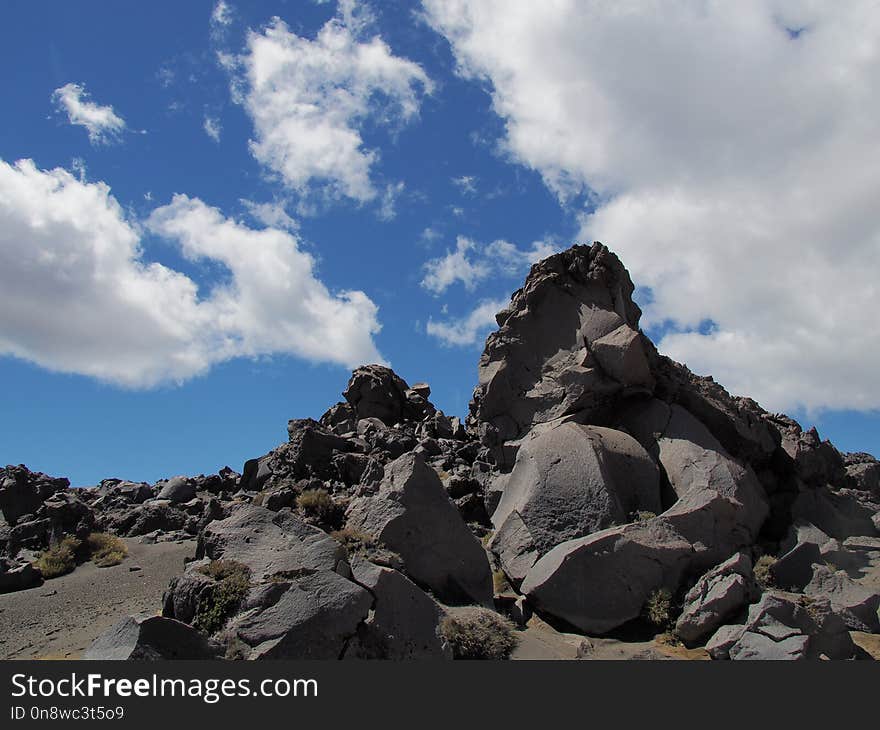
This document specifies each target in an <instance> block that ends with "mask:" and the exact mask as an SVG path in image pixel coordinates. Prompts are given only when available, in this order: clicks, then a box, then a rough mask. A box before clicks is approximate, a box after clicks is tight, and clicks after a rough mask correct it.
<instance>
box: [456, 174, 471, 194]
mask: <svg viewBox="0 0 880 730" xmlns="http://www.w3.org/2000/svg"><path fill="white" fill-rule="evenodd" d="M452 184H453V185H455V187H457V188H458V189H459V190H460V191H461V192H462V194H463V195H476V194H477V178H476V177H474V176H473V175H462V176H461V177H454V178H452Z"/></svg>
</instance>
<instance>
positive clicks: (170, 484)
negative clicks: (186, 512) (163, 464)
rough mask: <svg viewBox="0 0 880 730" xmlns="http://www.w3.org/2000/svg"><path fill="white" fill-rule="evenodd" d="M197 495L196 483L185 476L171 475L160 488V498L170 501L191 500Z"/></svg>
mask: <svg viewBox="0 0 880 730" xmlns="http://www.w3.org/2000/svg"><path fill="white" fill-rule="evenodd" d="M195 496H196V485H195V484H194V483H193V482H191V481H190V480H189V479H187V478H186V477H185V476H177V477H171V479H169V480H167V481H166V482H165V483H164V484H163V485H162V487H161V489H160V490H159V494H158V497H157V498H158V499H167V500H168V501H169V502H173V503H178V502H189V501H190V500H191V499H192V498H193V497H195Z"/></svg>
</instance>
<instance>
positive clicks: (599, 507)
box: [490, 423, 661, 583]
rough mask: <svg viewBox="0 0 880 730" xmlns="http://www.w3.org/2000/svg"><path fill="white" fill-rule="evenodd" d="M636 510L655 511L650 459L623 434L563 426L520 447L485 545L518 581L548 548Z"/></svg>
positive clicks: (655, 478) (655, 477) (655, 479)
mask: <svg viewBox="0 0 880 730" xmlns="http://www.w3.org/2000/svg"><path fill="white" fill-rule="evenodd" d="M638 511H648V512H653V513H657V512H660V511H661V509H660V478H659V473H658V470H657V466H656V464H654V462H653V461H652V460H651V457H650V456H648V454H647V453H646V452H645V450H644V449H643V448H642V447H641V446H640V445H639V444H638V442H637V441H636V440H635V439H633V438H632V437H631V436H629V435H627V434H625V433H623V432H622V431H615V430H612V429H609V428H600V427H597V426H582V425H578V424H576V423H564V424H562V425H560V426H557V427H556V428H553V429H551V430H549V431H546V432H544V433H542V434H541V435H540V436H538V437H536V438H534V439H532V440H530V441H528V442H527V443H526V444H525V445H524V446H523V447H522V448H521V449H520V450H519V453H518V455H517V459H516V464H515V466H514V468H513V471H512V472H511V474H510V478H509V479H508V480H507V483H506V486H505V489H504V492H503V495H502V497H501V501H500V503H499V504H498V507H497V509H496V510H495V512H494V514H493V515H492V522H493V524H494V525H495V527H496V530H497V532H496V534H495V536H494V537H493V539H492V541H491V543H490V548H491V549H492V551H493V552H495V553H496V554H497V555H498V558H499V560H500V562H501V565H502V567H503V569H504V571H505V573H506V574H507V576H508V577H509V578H510V579H511V580H513V581H514V582H516V583H519V582H520V581H521V580H522V579H523V578H525V575H526V573H527V572H528V571H529V569H530V568H531V567H532V565H534V563H535V561H536V560H537V559H538V558H539V557H541V556H542V555H544V554H545V553H547V552H548V551H549V550H550V549H552V548H554V547H556V546H557V545H559V544H560V543H563V542H565V541H567V540H573V539H575V538H578V537H585V536H586V535H590V534H592V533H594V532H598V531H599V530H602V529H605V528H607V527H611V526H613V525H619V524H624V523H626V522H629V521H630V520H631V516H632V515H633V513H635V512H638Z"/></svg>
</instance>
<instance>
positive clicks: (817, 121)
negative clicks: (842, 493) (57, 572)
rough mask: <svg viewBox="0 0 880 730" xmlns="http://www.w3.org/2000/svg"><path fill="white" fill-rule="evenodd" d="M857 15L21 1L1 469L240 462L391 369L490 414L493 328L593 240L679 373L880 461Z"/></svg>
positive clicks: (1, 310)
mask: <svg viewBox="0 0 880 730" xmlns="http://www.w3.org/2000/svg"><path fill="white" fill-rule="evenodd" d="M859 5H860V4H859V3H854V4H853V6H852V8H848V9H847V10H846V11H843V10H842V11H840V12H839V13H837V14H835V13H833V12H831V11H828V12H826V11H824V10H817V9H815V8H810V7H808V6H806V5H805V6H804V7H801V6H800V5H799V4H798V3H774V2H754V3H753V2H747V3H743V4H742V5H741V6H738V7H739V9H724V10H718V9H714V10H711V11H709V12H707V13H702V12H700V11H699V8H698V6H699V3H688V2H683V3H681V4H680V7H678V8H677V9H676V10H675V11H673V12H672V13H669V14H664V15H662V16H660V15H653V14H652V13H651V12H650V11H645V12H643V13H642V12H638V11H635V12H631V13H628V14H627V13H624V14H619V13H615V12H612V11H611V10H609V7H610V6H608V4H607V3H566V2H560V3H559V4H558V7H555V8H552V9H548V10H547V11H546V12H544V13H542V14H538V13H536V12H535V4H534V3H516V2H514V3H497V4H493V3H482V4H479V5H472V4H470V3H467V2H462V3H440V2H434V1H433V0H425V2H424V3H420V2H405V1H403V0H401V1H400V2H392V3H378V2H375V3H363V2H362V3H355V2H351V0H348V1H346V2H342V3H340V4H339V5H337V4H335V3H333V2H324V3H316V2H310V1H307V0H302V1H299V2H294V1H293V0H290V1H288V2H248V3H240V4H239V3H233V2H228V3H219V4H218V3H216V2H213V1H206V2H198V1H196V0H193V1H192V2H187V3H164V2H155V3H150V4H143V3H140V4H135V3H126V4H125V5H124V8H123V7H122V6H121V5H120V6H119V7H116V5H115V4H114V5H108V4H107V3H103V2H78V3H66V4H62V3H48V2H46V3H44V2H36V1H31V2H7V3H5V4H4V8H3V11H2V13H3V16H4V18H3V20H4V22H3V23H0V42H2V46H0V48H2V51H0V53H2V54H4V56H5V61H6V63H5V64H4V68H5V69H7V71H6V74H5V78H4V90H5V95H6V98H5V103H4V109H5V111H4V113H3V115H2V117H0V125H2V127H0V161H2V167H0V228H2V229H3V230H5V233H0V264H2V265H3V269H4V270H3V271H2V272H0V290H5V291H6V295H5V296H4V295H2V294H0V383H2V385H0V396H2V402H3V404H4V407H3V412H4V415H5V418H3V421H2V426H0V462H3V463H19V462H24V463H26V464H27V465H28V466H29V467H31V468H33V469H38V470H41V471H46V472H49V473H52V474H60V475H67V476H69V477H70V478H71V479H72V481H73V482H74V483H75V484H89V483H94V482H96V481H97V480H98V479H100V478H102V477H110V476H119V477H125V478H130V479H143V480H148V481H152V480H155V479H158V478H160V477H163V476H167V475H171V474H176V473H198V472H210V471H214V470H216V469H218V468H219V467H221V466H223V465H224V464H229V465H231V466H233V467H234V468H240V466H241V463H242V462H243V460H244V459H246V458H249V457H251V456H254V455H257V454H260V453H263V452H265V451H266V450H268V449H269V448H271V447H273V446H274V445H275V444H277V443H279V442H281V441H282V440H283V439H284V438H285V435H286V431H285V426H286V422H287V419H289V418H293V417H305V416H312V417H318V416H319V415H320V414H321V413H322V412H323V411H324V410H325V409H326V408H327V407H329V406H330V405H332V404H333V403H335V402H336V401H337V400H339V399H340V392H341V390H342V389H343V388H344V387H345V384H346V381H347V378H348V374H349V372H350V369H351V366H352V365H353V364H357V363H358V362H362V361H364V360H366V359H378V358H382V359H384V360H386V361H387V362H390V364H391V365H392V366H393V367H394V368H395V370H396V371H397V372H398V373H399V374H400V375H401V376H403V377H404V378H405V379H407V380H408V381H410V382H414V381H417V380H427V381H428V382H430V383H431V386H432V389H433V395H432V400H433V401H434V402H435V403H436V404H437V405H438V406H439V407H441V408H443V409H444V410H445V411H446V412H448V413H452V414H458V415H464V413H465V412H466V409H467V402H468V399H469V397H470V391H471V389H472V387H473V384H474V382H475V380H476V365H477V359H478V357H479V353H480V350H481V348H482V342H483V340H484V339H485V335H486V333H487V332H488V331H489V329H490V327H491V314H492V312H493V311H494V310H495V309H496V308H498V307H499V306H500V304H501V303H503V301H504V300H505V299H506V298H507V297H508V296H509V294H510V293H511V292H512V291H513V290H514V289H516V288H517V287H518V286H519V285H520V283H521V281H522V279H523V277H524V276H525V274H526V272H527V271H528V266H529V264H530V263H531V262H532V261H534V260H536V259H537V258H540V257H541V256H543V255H546V254H547V253H549V252H551V251H553V250H558V249H560V248H563V247H565V246H567V245H569V244H570V243H572V242H574V241H576V240H577V241H588V240H591V239H593V238H599V239H601V240H603V241H604V242H606V243H607V244H608V245H609V246H610V247H611V248H612V249H614V250H616V251H618V252H619V253H620V255H621V257H622V258H623V260H624V263H625V264H627V265H628V266H629V267H630V269H631V270H632V272H633V276H634V279H635V280H636V283H637V284H639V285H640V290H639V298H640V300H641V302H642V304H643V305H644V306H645V310H646V317H645V322H644V323H645V325H646V329H647V330H648V332H649V334H651V335H652V336H653V337H654V338H655V341H658V342H659V343H660V346H661V349H663V350H664V351H667V352H669V353H670V354H672V355H674V356H676V357H677V358H678V359H682V360H686V361H687V362H688V363H689V364H690V365H691V366H692V367H693V369H694V370H697V371H698V372H710V373H713V374H715V375H716V376H717V377H718V379H719V380H720V381H721V382H722V383H724V384H725V385H727V386H728V387H730V388H731V389H732V390H735V391H737V392H741V393H744V394H749V395H754V396H756V397H757V398H758V399H759V400H761V401H762V402H763V403H765V404H766V405H767V407H768V408H773V409H776V408H778V409H780V410H782V409H785V410H787V411H789V412H790V413H793V414H794V415H796V416H798V417H800V418H801V419H803V420H805V421H807V422H808V423H816V424H817V425H818V426H819V427H820V431H821V432H822V435H823V436H826V437H829V438H832V440H834V441H835V443H836V444H837V445H838V446H839V447H841V448H844V449H848V450H868V451H874V452H877V451H880V448H878V447H880V419H878V417H877V408H878V406H880V397H878V395H877V388H876V386H877V377H876V375H875V371H876V367H875V366H874V364H875V362H876V355H877V354H878V353H880V342H878V339H877V338H878V336H877V334H876V333H875V332H874V329H876V328H874V327H873V320H874V315H873V312H874V311H876V307H875V306H874V305H876V304H878V303H880V295H878V293H877V289H876V285H875V284H873V281H874V280H875V279H876V270H877V262H878V261H880V245H878V241H880V237H878V221H877V216H876V213H875V212H874V210H873V207H872V205H871V204H869V201H875V200H876V195H875V193H877V192H880V186H878V179H877V176H876V175H874V174H871V173H868V172H866V173H863V174H855V173H854V172H853V167H852V162H853V160H860V161H861V162H860V165H861V164H863V165H864V166H865V168H868V167H870V161H871V159H872V157H875V156H876V155H877V149H878V145H877V144H876V142H877V141H878V140H877V139H876V131H875V130H874V129H873V126H874V125H870V126H871V128H870V129H869V128H866V126H865V125H864V124H862V123H861V122H860V120H863V119H865V118H876V116H875V117H869V115H870V113H871V112H873V111H876V109H874V108H872V107H871V105H872V104H876V102H875V101H873V100H872V95H871V94H866V93H864V92H865V90H866V89H870V88H871V87H872V86H873V87H874V88H875V90H876V81H875V79H876V78H878V76H876V75H875V74H874V72H875V71H876V70H877V68H876V59H875V58H874V57H873V56H870V55H869V56H868V57H866V56H865V55H864V54H862V56H858V57H853V58H849V57H848V56H847V55H846V54H845V53H844V54H843V57H840V55H841V54H839V53H837V51H838V49H839V48H841V45H840V43H841V41H840V39H841V38H842V37H845V36H846V33H847V32H856V33H861V34H863V35H864V39H863V40H864V41H865V44H867V47H874V48H875V49H876V41H877V28H876V26H875V25H872V24H870V23H867V24H866V23H865V19H864V15H861V14H860V10H862V8H860V7H859ZM587 6H591V7H590V8H589V9H588V8H587ZM865 7H867V6H865ZM586 10H589V11H590V12H588V13H586V14H585V11H586ZM676 14H678V16H680V17H675V16H676ZM667 15H671V16H673V17H667ZM275 18H277V20H276V19H275ZM786 27H797V28H806V29H807V30H806V31H804V32H802V33H800V34H798V35H797V36H792V35H791V34H790V33H788V32H786V30H785V28H786ZM777 31H778V33H777ZM719 38H721V39H723V40H722V41H720V42H719V40H718V39H719ZM719 44H720V47H719ZM591 49H594V50H591ZM600 52H601V53H600ZM831 53H834V54H835V58H837V61H838V63H839V64H840V69H842V71H841V73H839V74H838V75H837V76H834V77H833V78H832V77H830V76H827V75H826V76H824V77H823V75H822V74H817V73H816V68H819V67H820V66H821V64H822V63H823V62H824V61H825V60H826V59H827V58H828V56H829V54H831ZM746 58H747V59H749V60H748V61H745V60H744V59H746ZM866 58H867V60H866ZM695 69H705V72H703V71H699V72H698V71H695ZM817 77H818V78H817ZM719 79H728V80H727V81H724V80H721V81H719ZM719 87H720V88H719ZM744 88H749V89H753V93H752V92H748V93H747V92H743V89H744ZM659 89H662V93H661V92H660V91H658V90H659ZM830 101H834V102H835V104H836V106H834V105H831V110H832V111H828V104H829V102H830ZM805 104H808V105H809V107H808V109H809V111H808V112H805V109H806V108H807V107H805V106H804V105H805ZM581 105H583V106H581ZM820 108H821V109H824V110H825V111H823V112H822V113H821V114H820V113H819V112H813V111H812V110H814V109H820ZM823 114H824V115H825V116H823ZM756 120H759V121H760V123H759V124H756ZM767 120H774V121H772V122H768V121H767ZM806 150H809V151H810V154H805V151H806ZM817 150H818V152H817ZM820 152H821V154H820ZM19 160H31V161H32V163H19V164H18V165H17V164H16V162H17V161H19ZM819 169H821V170H822V171H823V175H824V176H825V184H824V185H822V186H815V187H813V186H811V183H809V182H806V181H811V180H814V179H815V174H814V173H815V171H816V170H819ZM792 181H796V182H797V185H792ZM743 191H747V192H745V193H744V192H743ZM793 191H794V192H793ZM805 210H806V211H809V214H808V215H804V211H805ZM804 218H808V219H809V220H807V221H805V220H804ZM829 240H831V241H833V242H834V246H833V247H829V243H828V241H829ZM829 248H830V250H829ZM792 262H800V263H797V264H793V263H792ZM285 272H286V273H285ZM872 272H873V273H872ZM291 282H292V283H291ZM844 291H845V292H846V295H845V296H844V295H843V292H844ZM351 292H355V294H351ZM768 292H769V293H768ZM835 292H836V293H837V296H835V295H834V293H835ZM707 323H711V326H707ZM807 414H809V415H807Z"/></svg>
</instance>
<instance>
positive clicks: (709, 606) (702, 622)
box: [675, 553, 757, 645]
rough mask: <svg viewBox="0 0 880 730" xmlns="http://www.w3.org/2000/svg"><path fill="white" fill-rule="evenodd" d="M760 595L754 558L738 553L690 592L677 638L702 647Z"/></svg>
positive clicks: (709, 572) (710, 572) (707, 574)
mask: <svg viewBox="0 0 880 730" xmlns="http://www.w3.org/2000/svg"><path fill="white" fill-rule="evenodd" d="M756 592H757V589H756V586H755V584H754V579H753V576H752V561H751V558H749V556H748V555H747V554H746V553H737V554H736V555H734V556H732V557H730V558H728V559H727V560H725V561H724V562H723V563H720V564H719V565H716V566H715V567H714V568H712V569H711V570H710V571H708V572H707V573H706V574H705V575H703V576H701V577H700V579H699V580H698V581H697V582H696V584H695V585H694V587H693V588H691V589H690V590H689V591H688V592H687V594H686V595H685V597H684V601H683V610H682V612H681V615H680V616H679V617H678V620H677V621H676V624H675V633H676V635H677V636H678V637H679V638H680V639H681V640H682V641H684V642H685V643H686V644H688V645H694V644H698V643H699V642H700V641H701V640H702V639H704V638H705V637H707V636H709V635H710V634H712V633H714V632H715V631H716V630H717V629H718V627H719V626H721V625H722V624H723V623H725V621H727V620H728V619H729V618H731V617H732V616H734V615H735V614H736V613H737V612H739V611H740V610H741V609H742V608H743V607H744V606H745V605H746V604H748V603H749V601H750V600H751V599H752V597H753V596H754V595H755V594H756Z"/></svg>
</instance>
